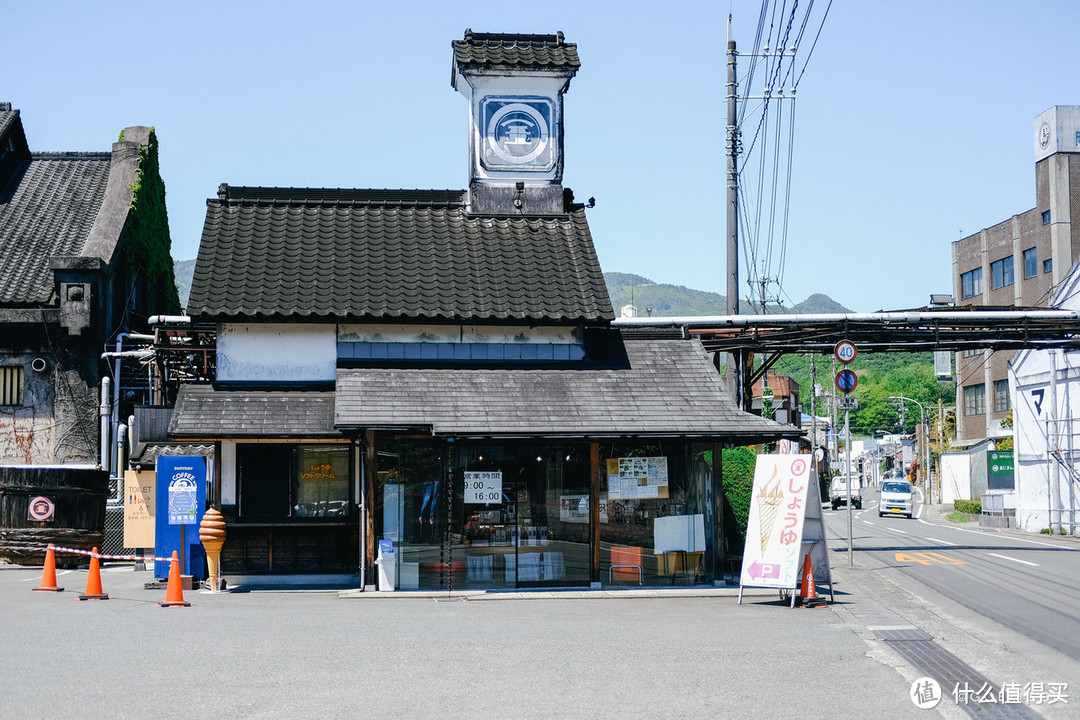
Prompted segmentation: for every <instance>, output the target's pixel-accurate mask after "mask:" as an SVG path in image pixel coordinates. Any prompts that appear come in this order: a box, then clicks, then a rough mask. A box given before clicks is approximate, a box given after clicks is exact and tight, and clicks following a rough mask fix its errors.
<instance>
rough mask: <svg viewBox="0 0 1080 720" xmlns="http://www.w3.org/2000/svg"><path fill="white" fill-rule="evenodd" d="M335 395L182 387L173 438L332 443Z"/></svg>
mask: <svg viewBox="0 0 1080 720" xmlns="http://www.w3.org/2000/svg"><path fill="white" fill-rule="evenodd" d="M328 436H340V433H338V432H337V431H336V430H335V429H334V393H333V392H327V391H314V390H249V389H246V388H238V389H234V390H215V389H214V388H213V386H211V385H194V384H185V385H181V386H180V392H179V393H178V394H177V397H176V406H175V408H174V410H173V415H172V420H171V421H170V422H169V437H172V438H219V437H225V438H241V437H328Z"/></svg>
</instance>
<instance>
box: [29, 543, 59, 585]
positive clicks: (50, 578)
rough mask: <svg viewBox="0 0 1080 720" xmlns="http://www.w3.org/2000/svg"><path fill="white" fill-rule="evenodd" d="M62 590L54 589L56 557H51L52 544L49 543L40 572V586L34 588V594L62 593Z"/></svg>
mask: <svg viewBox="0 0 1080 720" xmlns="http://www.w3.org/2000/svg"><path fill="white" fill-rule="evenodd" d="M63 591H64V588H62V587H56V556H55V555H53V544H52V543H49V548H48V550H46V551H45V567H44V569H42V571H41V585H39V586H38V587H36V588H34V592H63Z"/></svg>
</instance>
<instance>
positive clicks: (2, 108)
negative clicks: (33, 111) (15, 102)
mask: <svg viewBox="0 0 1080 720" xmlns="http://www.w3.org/2000/svg"><path fill="white" fill-rule="evenodd" d="M17 117H19V112H18V111H17V110H12V109H11V103H0V135H3V134H4V133H5V132H7V129H8V127H10V126H11V124H12V123H14V122H15V118H17Z"/></svg>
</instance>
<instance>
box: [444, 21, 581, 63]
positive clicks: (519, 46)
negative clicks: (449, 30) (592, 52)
mask: <svg viewBox="0 0 1080 720" xmlns="http://www.w3.org/2000/svg"><path fill="white" fill-rule="evenodd" d="M452 44H453V48H454V61H455V63H456V65H457V67H468V66H481V67H482V66H499V67H517V68H522V67H527V68H564V69H570V70H573V71H575V72H576V71H577V68H579V67H581V61H580V60H579V59H578V53H577V44H576V43H568V42H566V40H565V39H564V38H563V34H562V33H561V32H559V33H557V34H555V35H511V34H499V33H474V32H473V31H472V30H466V31H465V39H464V40H455V41H454V42H453V43H452Z"/></svg>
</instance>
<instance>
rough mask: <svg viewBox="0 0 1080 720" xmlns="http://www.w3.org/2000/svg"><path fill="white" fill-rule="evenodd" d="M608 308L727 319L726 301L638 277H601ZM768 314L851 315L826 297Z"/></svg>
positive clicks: (772, 308)
mask: <svg viewBox="0 0 1080 720" xmlns="http://www.w3.org/2000/svg"><path fill="white" fill-rule="evenodd" d="M604 282H605V283H607V288H608V294H609V295H610V296H611V304H612V306H614V308H615V314H616V315H617V314H618V313H619V309H620V308H621V307H622V306H623V305H634V306H636V307H637V310H638V315H639V316H640V317H646V316H648V315H653V316H658V317H672V316H675V315H727V299H726V298H725V296H723V295H721V294H720V293H714V292H706V291H704V290H692V289H690V288H687V287H683V286H682V285H665V284H662V283H655V282H653V281H652V280H649V279H648V278H645V277H642V276H641V275H631V274H629V273H617V272H609V273H604ZM766 309H767V310H768V312H769V313H770V314H772V313H847V312H851V311H850V310H848V309H847V308H845V307H844V306H843V305H841V304H840V303H838V302H836V301H835V300H833V299H832V298H830V297H829V296H828V295H822V294H820V293H817V294H814V295H811V296H810V297H808V298H807V299H806V300H804V301H803V302H801V303H799V304H798V305H795V306H794V307H785V306H782V305H767V306H766ZM739 312H741V313H746V314H754V313H757V312H758V308H756V307H751V306H750V305H748V304H747V303H746V302H745V301H742V302H740V303H739Z"/></svg>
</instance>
